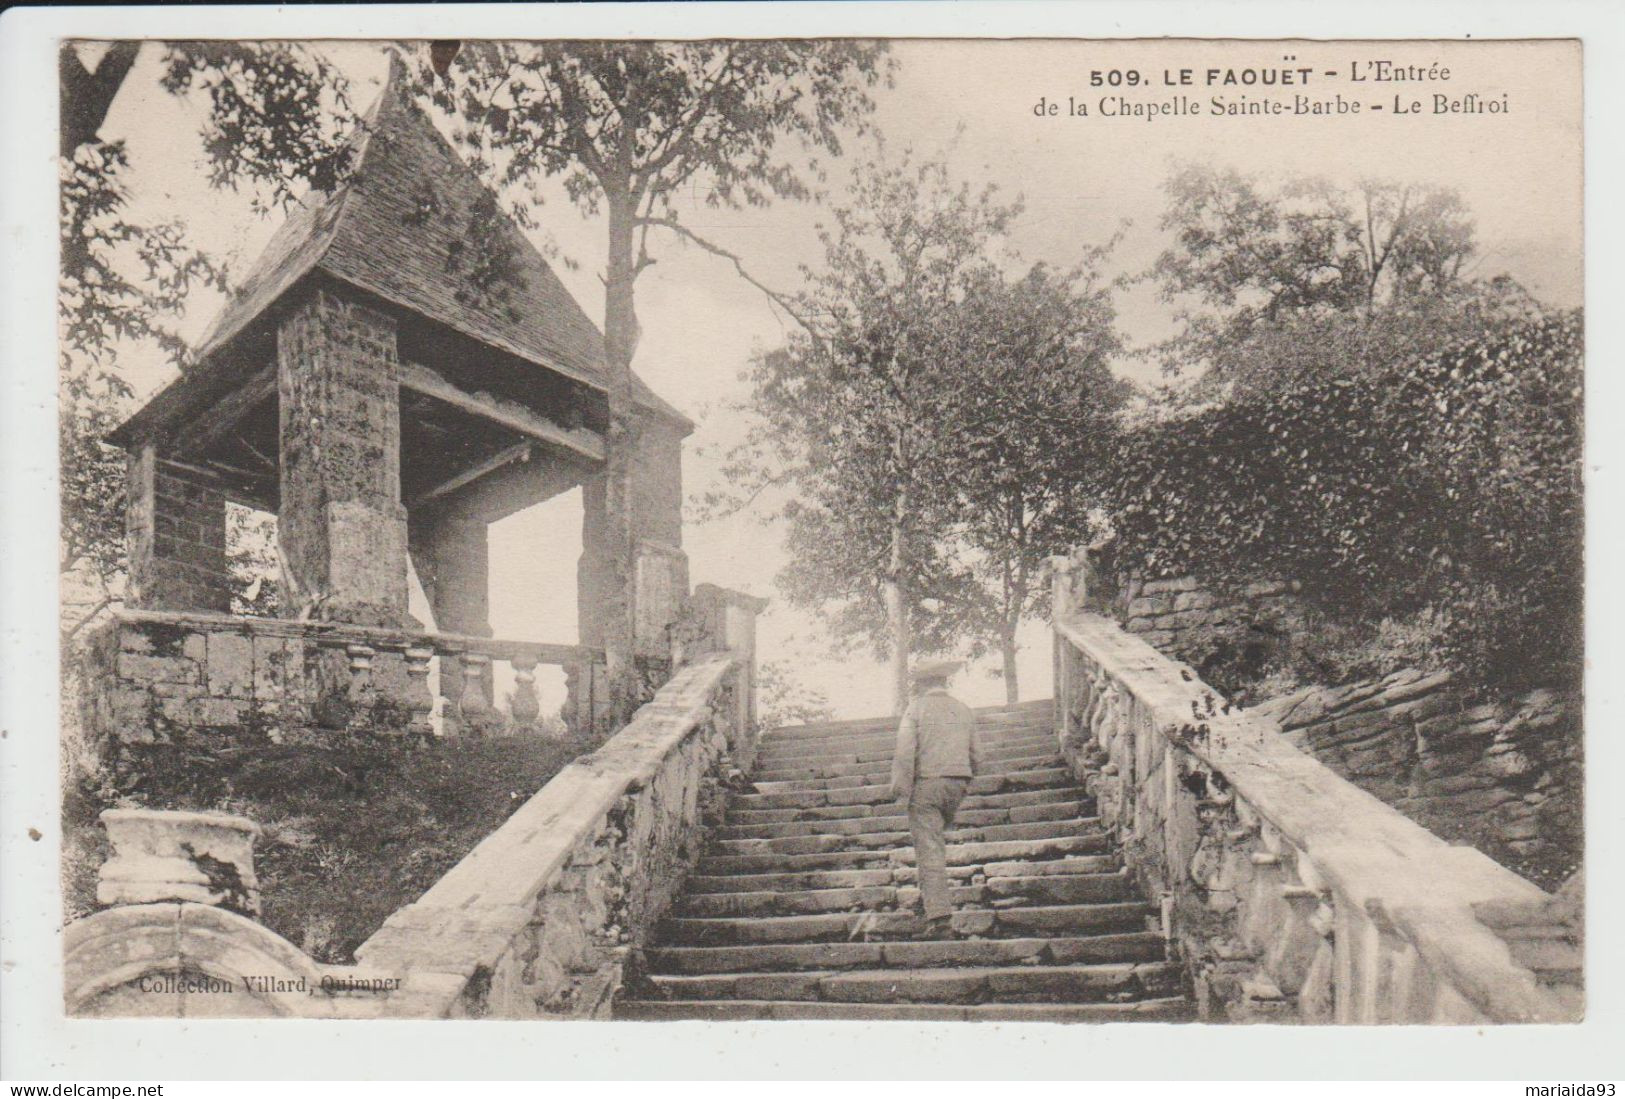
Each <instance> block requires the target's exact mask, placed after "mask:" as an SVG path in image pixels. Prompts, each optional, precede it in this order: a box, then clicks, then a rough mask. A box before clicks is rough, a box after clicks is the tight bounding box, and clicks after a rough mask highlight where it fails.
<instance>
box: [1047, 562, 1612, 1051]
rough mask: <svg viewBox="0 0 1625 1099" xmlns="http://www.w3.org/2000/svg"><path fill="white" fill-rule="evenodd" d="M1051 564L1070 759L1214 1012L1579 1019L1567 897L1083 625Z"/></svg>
mask: <svg viewBox="0 0 1625 1099" xmlns="http://www.w3.org/2000/svg"><path fill="white" fill-rule="evenodd" d="M1057 564H1058V565H1059V567H1058V568H1057V569H1056V590H1055V598H1056V612H1055V614H1054V617H1053V629H1054V634H1055V639H1056V692H1057V705H1056V714H1057V719H1056V720H1057V723H1058V730H1057V732H1058V735H1059V737H1060V739H1061V743H1062V748H1063V750H1064V752H1065V754H1066V757H1067V759H1068V761H1069V763H1070V764H1071V766H1072V767H1073V769H1074V771H1075V772H1076V773H1077V774H1078V776H1079V777H1080V779H1082V780H1083V781H1084V782H1085V783H1086V784H1087V785H1088V786H1089V787H1090V789H1091V792H1092V793H1093V794H1094V796H1095V798H1096V800H1097V804H1098V807H1099V810H1098V811H1099V814H1100V816H1101V818H1102V820H1103V822H1104V823H1105V824H1106V826H1107V827H1109V828H1111V829H1112V830H1114V831H1115V832H1116V834H1117V836H1118V838H1119V840H1120V841H1121V843H1122V845H1123V850H1124V856H1125V859H1126V860H1127V862H1128V865H1129V868H1130V869H1131V871H1132V872H1133V873H1134V874H1135V875H1136V877H1137V878H1138V879H1139V880H1140V883H1141V885H1142V886H1143V887H1144V888H1145V889H1146V890H1147V892H1148V894H1149V895H1150V896H1153V897H1160V898H1161V901H1162V908H1163V916H1164V927H1165V932H1166V933H1167V934H1168V935H1169V936H1170V938H1172V939H1174V940H1176V942H1177V945H1178V948H1179V950H1180V952H1181V954H1182V956H1183V958H1184V959H1185V961H1186V964H1187V966H1188V967H1189V970H1190V976H1191V980H1192V984H1193V988H1194V992H1195V994H1196V996H1197V999H1198V1003H1199V1005H1200V1008H1201V1010H1202V1013H1203V1016H1204V1017H1205V1018H1210V1019H1219V1020H1223V1019H1232V1020H1238V1021H1253V1020H1262V1021H1301V1022H1311V1023H1330V1022H1339V1023H1427V1022H1443V1023H1460V1024H1476V1023H1490V1022H1498V1023H1500V1022H1522V1023H1527V1022H1561V1021H1573V1020H1577V1019H1578V1018H1579V1017H1580V1015H1581V1013H1582V1010H1583V1007H1582V995H1581V992H1580V989H1579V987H1578V985H1579V980H1580V960H1579V959H1580V955H1579V951H1578V946H1577V940H1578V931H1577V929H1576V928H1575V926H1574V924H1573V923H1572V922H1571V921H1572V920H1573V919H1574V913H1575V907H1574V906H1573V905H1572V904H1568V903H1565V902H1564V901H1562V900H1560V899H1558V898H1554V897H1553V896H1551V895H1550V894H1547V893H1545V892H1543V891H1542V890H1540V889H1539V888H1537V887H1536V886H1535V885H1533V884H1532V883H1530V882H1528V881H1526V880H1525V879H1523V878H1521V877H1519V876H1517V875H1516V874H1514V873H1512V872H1511V871H1509V870H1507V869H1505V868H1503V867H1501V866H1500V865H1498V864H1496V863H1495V862H1493V861H1492V860H1491V859H1489V858H1488V857H1486V856H1485V855H1483V854H1481V853H1480V852H1478V851H1476V850H1474V849H1472V848H1469V847H1458V846H1452V845H1451V844H1449V843H1446V842H1445V841H1444V840H1442V839H1440V838H1439V837H1437V836H1435V835H1433V834H1432V833H1430V832H1428V831H1427V830H1426V829H1424V828H1422V827H1421V826H1419V825H1417V824H1416V823H1414V822H1412V821H1411V820H1409V819H1408V818H1406V817H1405V816H1403V815H1402V814H1400V813H1399V812H1397V811H1395V810H1393V809H1391V808H1389V807H1388V806H1387V805H1384V804H1383V803H1382V802H1380V801H1378V800H1377V799H1376V798H1375V797H1372V796H1371V795H1370V794H1367V793H1366V792H1364V791H1362V790H1360V789H1359V788H1357V787H1356V786H1354V785H1353V784H1351V783H1349V782H1348V781H1346V780H1345V779H1343V778H1340V777H1339V776H1338V775H1336V774H1335V773H1333V772H1332V771H1331V770H1330V769H1328V768H1327V767H1325V766H1324V765H1322V764H1321V763H1319V762H1317V761H1316V760H1315V759H1314V758H1313V757H1312V756H1310V755H1308V754H1306V753H1305V752H1303V751H1301V750H1300V749H1298V748H1297V747H1294V746H1293V745H1292V744H1291V743H1289V742H1288V741H1287V739H1286V738H1285V737H1283V736H1282V735H1281V734H1280V732H1279V730H1278V728H1277V727H1276V726H1275V725H1274V724H1273V723H1271V722H1269V721H1266V720H1261V719H1259V718H1256V717H1251V716H1248V715H1246V714H1244V713H1242V712H1241V711H1240V710H1235V709H1232V708H1231V706H1230V705H1229V703H1228V702H1227V701H1226V700H1225V699H1223V698H1221V697H1219V695H1218V694H1217V692H1215V691H1213V690H1212V689H1211V688H1209V687H1208V686H1207V685H1206V684H1204V683H1203V682H1202V681H1201V680H1200V679H1199V678H1198V677H1197V676H1196V674H1195V672H1194V671H1192V670H1191V669H1190V668H1189V667H1187V666H1184V665H1181V664H1178V663H1176V662H1174V661H1172V660H1170V659H1168V658H1167V657H1165V656H1163V655H1162V654H1160V653H1158V652H1157V651H1156V650H1155V649H1153V648H1152V647H1151V646H1150V645H1148V644H1147V643H1146V642H1145V641H1143V640H1142V639H1140V638H1138V637H1135V636H1133V635H1131V634H1129V633H1127V632H1125V631H1124V630H1122V629H1121V628H1120V627H1118V626H1117V625H1116V624H1115V623H1113V622H1112V621H1110V620H1109V619H1106V618H1103V617H1100V616H1098V615H1094V614H1089V613H1085V612H1083V611H1082V610H1081V609H1080V607H1081V605H1082V598H1081V592H1080V591H1078V590H1077V588H1078V585H1076V584H1075V583H1074V582H1073V578H1072V577H1071V576H1070V575H1069V574H1068V572H1067V568H1068V564H1069V563H1068V562H1066V561H1065V560H1064V559H1063V560H1062V561H1059V562H1057Z"/></svg>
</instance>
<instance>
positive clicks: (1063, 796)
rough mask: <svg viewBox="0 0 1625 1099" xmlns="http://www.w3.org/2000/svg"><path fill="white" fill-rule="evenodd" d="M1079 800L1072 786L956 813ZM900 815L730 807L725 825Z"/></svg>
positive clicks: (892, 806) (968, 805)
mask: <svg viewBox="0 0 1625 1099" xmlns="http://www.w3.org/2000/svg"><path fill="white" fill-rule="evenodd" d="M747 796H749V795H747ZM773 796H775V797H776V796H778V795H773ZM743 800H744V799H743V798H740V797H736V798H734V799H733V802H732V803H730V804H731V805H737V804H738V803H739V802H741V801H743ZM1079 800H1085V799H1084V795H1083V791H1082V790H1081V789H1079V788H1078V787H1076V786H1057V787H1052V788H1051V789H1048V790H1016V791H1013V792H1011V793H1007V794H983V795H980V796H977V795H972V796H970V797H967V798H965V800H964V801H962V802H960V803H959V813H960V815H963V814H965V813H974V812H981V811H983V810H986V809H1008V808H1014V807H1016V806H1032V805H1054V804H1058V803H1064V802H1069V801H1079ZM901 811H902V810H901V807H900V806H898V805H897V803H896V802H892V801H883V802H874V803H864V804H857V805H808V806H786V807H783V808H778V809H750V808H733V807H730V808H729V810H728V823H729V824H776V823H779V822H782V821H789V820H807V821H810V820H850V819H852V818H854V817H889V816H896V815H897V814H898V813H900V812H901Z"/></svg>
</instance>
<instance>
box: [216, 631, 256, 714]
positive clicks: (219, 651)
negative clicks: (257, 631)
mask: <svg viewBox="0 0 1625 1099" xmlns="http://www.w3.org/2000/svg"><path fill="white" fill-rule="evenodd" d="M208 670H209V674H208V683H209V693H210V694H212V695H216V696H218V697H223V698H252V697H254V643H253V642H252V641H251V640H249V638H248V637H246V636H244V635H242V634H236V633H223V632H222V633H214V634H210V635H209V639H208Z"/></svg>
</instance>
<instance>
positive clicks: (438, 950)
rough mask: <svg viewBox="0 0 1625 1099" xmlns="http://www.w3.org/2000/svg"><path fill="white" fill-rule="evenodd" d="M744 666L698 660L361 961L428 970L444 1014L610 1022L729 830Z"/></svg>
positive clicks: (720, 659)
mask: <svg viewBox="0 0 1625 1099" xmlns="http://www.w3.org/2000/svg"><path fill="white" fill-rule="evenodd" d="M741 667H742V662H741V660H740V659H739V658H738V657H736V656H735V655H732V654H726V653H718V654H712V655H709V656H704V657H700V658H699V659H697V660H696V661H695V662H694V663H692V664H690V665H689V666H687V667H685V668H683V669H682V670H680V671H679V672H678V673H677V674H676V675H675V676H674V677H673V678H672V680H671V682H669V683H668V684H666V686H665V687H663V688H661V689H660V691H659V692H658V693H657V694H656V696H655V698H654V701H652V702H651V703H649V704H648V705H646V706H644V707H643V708H642V709H640V710H639V711H638V712H637V714H636V715H635V716H634V717H633V719H632V721H631V723H630V724H628V725H627V726H626V727H625V728H624V729H622V730H621V731H620V732H619V733H617V734H616V735H615V736H614V737H612V738H611V739H610V740H609V741H608V742H606V743H605V744H604V746H603V747H602V748H600V749H598V750H597V751H596V752H594V753H592V754H591V755H589V756H585V757H583V758H582V759H580V760H577V761H576V762H575V763H573V764H571V765H570V766H569V767H567V768H565V769H564V770H563V771H561V772H559V774H558V775H557V777H555V778H554V779H553V780H552V781H551V782H549V783H548V784H547V785H546V786H545V787H543V788H542V790H541V792H540V793H538V794H537V795H536V796H535V797H533V798H531V799H530V801H528V802H526V803H525V805H523V806H522V807H521V808H520V809H519V810H518V811H517V812H516V813H515V814H514V815H513V816H512V817H510V818H509V819H508V821H507V822H506V823H505V824H504V825H503V826H502V827H501V828H500V829H498V830H497V831H496V832H494V833H493V834H492V835H491V836H489V837H488V838H487V839H486V840H485V841H484V842H482V843H481V844H480V845H479V846H478V847H476V848H475V849H474V850H473V852H471V853H470V854H469V855H468V857H467V858H465V859H464V860H463V861H462V862H460V863H458V864H457V866H455V867H453V868H452V870H451V871H450V872H449V873H448V874H447V875H446V876H445V877H444V878H442V879H441V880H440V881H439V882H437V883H436V884H435V886H434V887H433V888H432V889H430V890H429V891H428V892H427V893H425V894H424V895H423V897H422V899H420V900H419V901H417V902H416V903H415V904H411V905H408V906H407V907H405V908H403V909H401V910H400V911H398V912H397V913H395V915H393V916H391V917H390V918H389V920H388V921H387V922H385V924H384V926H383V927H382V928H380V929H379V930H378V932H377V933H376V934H375V935H373V937H372V938H370V939H368V940H367V941H366V942H365V943H363V944H362V945H361V947H360V948H359V949H358V950H357V951H356V957H357V959H358V960H359V962H360V963H361V965H362V966H363V967H365V968H367V969H368V970H370V971H372V972H383V973H411V974H413V975H415V976H418V977H419V978H420V979H421V978H422V976H423V975H425V974H432V975H434V976H435V977H436V978H439V979H443V980H446V981H448V982H449V983H450V985H452V986H454V988H455V995H454V996H452V997H450V998H448V999H447V1001H446V1002H445V1003H444V1004H443V1005H442V1009H441V1013H442V1014H445V1015H449V1016H455V1017H475V1018H479V1017H492V1018H502V1019H535V1018H600V1019H601V1018H606V1017H607V1016H608V1013H609V1009H610V1005H611V1002H612V1001H613V999H614V996H615V993H616V992H617V991H618V990H619V988H620V986H621V983H622V981H623V979H624V976H625V973H626V970H627V967H628V965H629V964H635V960H636V957H637V955H638V952H639V951H640V950H641V947H642V944H643V942H644V940H645V938H646V936H647V935H648V934H649V933H650V932H651V931H652V929H653V927H654V924H655V922H656V921H657V920H658V919H659V918H660V917H661V916H662V915H663V914H664V912H665V910H666V909H667V907H668V906H669V905H670V903H671V900H672V898H673V897H675V896H676V894H677V892H678V891H679V889H680V888H681V886H682V882H683V878H684V876H685V875H686V874H687V872H688V870H689V869H690V868H691V867H692V866H693V864H694V862H695V861H696V860H697V859H698V858H699V854H700V849H701V845H702V842H703V837H704V831H705V829H706V828H707V827H708V826H710V825H713V824H715V823H717V822H718V821H719V820H720V814H721V813H722V811H723V804H724V792H723V789H722V780H723V776H725V775H726V773H727V772H728V770H729V769H730V767H731V759H730V753H729V746H730V742H732V741H735V740H737V739H738V738H739V737H740V736H742V735H748V733H749V731H747V730H740V729H737V728H735V716H736V715H737V714H738V713H739V712H740V707H739V706H738V704H737V701H736V698H735V694H736V692H737V691H738V690H739V686H740V679H739V673H740V669H741Z"/></svg>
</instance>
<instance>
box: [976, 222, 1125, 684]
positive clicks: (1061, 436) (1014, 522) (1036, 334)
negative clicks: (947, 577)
mask: <svg viewBox="0 0 1625 1099" xmlns="http://www.w3.org/2000/svg"><path fill="white" fill-rule="evenodd" d="M1108 250H1109V246H1108V248H1098V249H1091V250H1090V251H1089V252H1088V253H1087V255H1086V257H1085V261H1084V263H1083V264H1081V265H1080V266H1079V267H1078V268H1077V269H1075V270H1073V271H1070V272H1062V271H1056V270H1053V269H1051V268H1048V267H1045V266H1043V265H1042V264H1040V265H1039V266H1036V267H1034V268H1032V269H1031V270H1030V271H1028V272H1027V273H1026V274H1025V275H1024V276H1022V277H1020V278H1017V279H1005V278H993V277H988V276H986V275H984V276H983V277H982V278H981V280H980V281H979V283H978V284H977V285H976V286H974V287H973V288H972V290H971V292H970V293H968V294H967V295H966V298H965V302H964V309H965V312H966V314H967V316H966V321H965V326H964V327H965V330H966V332H967V333H968V335H969V339H968V341H967V346H966V348H965V350H964V361H963V364H962V366H961V369H963V370H964V371H965V373H966V374H967V375H968V376H969V378H970V383H971V384H969V385H967V386H965V387H964V388H963V389H962V390H960V391H959V393H958V394H957V398H958V399H957V400H956V402H955V407H954V409H953V421H952V424H951V430H952V432H953V433H954V435H955V437H956V438H957V440H958V446H957V447H956V448H955V450H954V451H952V452H951V453H952V456H953V462H954V467H953V469H952V470H951V471H950V472H951V476H950V477H949V481H950V483H951V484H952V485H953V487H954V490H955V500H954V502H953V504H952V514H953V518H954V530H953V538H954V542H955V544H956V546H958V547H959V548H960V551H961V556H962V559H964V560H966V561H967V562H968V566H969V572H970V577H971V579H972V581H973V583H972V584H970V585H968V586H966V588H965V590H966V592H967V593H968V595H969V597H970V598H969V602H968V603H967V605H965V606H964V607H962V608H956V610H957V611H958V617H960V618H961V619H962V620H963V622H964V630H965V632H966V634H967V635H968V636H969V638H970V640H971V642H972V643H971V646H970V649H969V655H971V656H973V657H975V656H980V655H982V653H983V652H985V651H986V650H987V649H989V648H996V649H998V650H999V651H1000V653H1001V654H1002V656H1003V667H1002V670H1001V674H1002V676H1003V678H1004V681H1005V691H1006V697H1007V699H1008V700H1009V701H1010V702H1016V701H1018V700H1019V696H1020V691H1019V686H1018V684H1017V681H1016V640H1015V635H1016V630H1017V628H1018V627H1019V626H1020V624H1021V622H1022V621H1023V620H1024V619H1026V618H1028V617H1030V616H1032V615H1034V614H1036V613H1037V612H1038V611H1039V609H1040V608H1039V603H1040V601H1041V599H1042V597H1043V595H1044V593H1045V588H1044V586H1043V584H1042V583H1041V582H1040V577H1041V575H1042V572H1041V570H1042V568H1043V564H1044V559H1045V558H1046V557H1048V556H1050V555H1051V554H1054V553H1060V552H1063V551H1064V550H1065V549H1066V548H1067V546H1068V539H1069V538H1070V537H1071V536H1072V535H1073V534H1074V533H1075V532H1076V531H1078V530H1079V529H1087V527H1088V526H1089V525H1090V522H1091V515H1092V512H1093V510H1094V504H1095V501H1094V500H1093V499H1092V498H1091V495H1090V493H1089V492H1088V490H1087V476H1086V471H1088V470H1089V469H1090V468H1092V467H1093V466H1094V465H1096V464H1097V463H1098V462H1099V461H1101V460H1102V459H1103V458H1104V457H1105V455H1106V454H1107V452H1108V451H1107V447H1108V445H1109V443H1110V440H1111V439H1112V438H1113V436H1114V434H1115V432H1114V426H1115V414H1116V413H1117V412H1118V411H1119V409H1120V408H1121V407H1122V405H1123V404H1124V402H1125V401H1126V400H1127V398H1128V396H1129V387H1128V385H1127V384H1126V383H1125V382H1123V381H1122V380H1120V379H1118V378H1116V377H1114V376H1113V374H1112V372H1111V369H1110V365H1109V364H1110V360H1111V358H1112V356H1113V355H1115V354H1116V353H1117V352H1118V351H1119V350H1120V346H1119V341H1118V338H1117V334H1116V330H1115V327H1114V325H1115V319H1116V318H1115V311H1114V309H1113V307H1112V304H1111V299H1110V297H1109V294H1108V291H1107V289H1106V287H1105V286H1103V285H1102V280H1101V278H1100V276H1099V274H1098V267H1099V264H1100V262H1101V261H1102V260H1103V259H1104V258H1105V256H1106V254H1107V252H1108Z"/></svg>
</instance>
